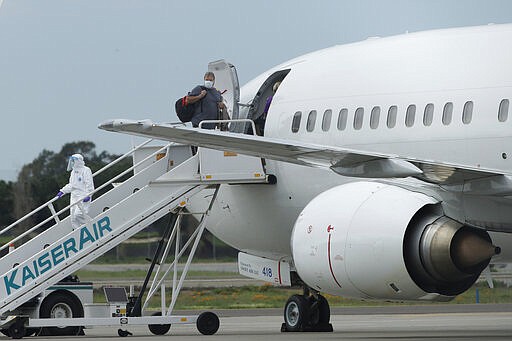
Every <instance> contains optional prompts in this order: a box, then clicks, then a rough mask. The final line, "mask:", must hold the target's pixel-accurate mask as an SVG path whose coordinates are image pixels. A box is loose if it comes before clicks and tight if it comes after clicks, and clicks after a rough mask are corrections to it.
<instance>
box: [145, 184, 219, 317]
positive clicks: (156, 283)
mask: <svg viewBox="0 0 512 341" xmlns="http://www.w3.org/2000/svg"><path fill="white" fill-rule="evenodd" d="M219 187H220V185H216V187H215V192H214V194H213V196H212V198H211V200H210V204H209V206H208V209H207V210H206V212H204V213H203V216H202V218H201V221H200V222H199V225H198V226H197V227H196V229H195V230H194V232H193V233H192V234H191V235H190V237H189V239H188V240H187V241H186V242H185V244H184V245H183V247H181V220H182V215H183V212H182V211H180V212H179V213H178V214H177V219H176V220H175V224H174V227H173V229H172V231H171V233H170V236H169V239H168V240H167V245H166V246H165V250H164V251H163V252H162V253H161V257H160V261H159V262H156V263H155V264H156V272H155V276H154V277H153V281H152V283H151V287H150V289H149V292H148V295H147V297H146V300H145V302H144V305H143V307H142V311H144V310H145V309H146V307H147V306H148V304H149V301H150V300H151V298H152V297H153V296H154V295H155V293H156V292H157V291H158V289H160V290H161V295H164V294H165V282H164V280H165V279H166V278H167V276H168V275H169V274H170V272H171V271H172V276H173V277H172V291H171V302H170V304H169V306H168V307H167V308H166V307H165V300H164V299H162V307H161V310H162V316H165V315H167V316H171V314H172V312H173V310H174V306H175V305H176V300H177V299H178V295H179V293H180V291H181V288H182V287H183V282H184V280H185V278H186V276H187V274H188V271H189V268H190V264H191V263H192V259H193V258H194V255H195V253H196V250H197V246H198V245H199V241H200V239H201V237H202V235H203V232H204V229H205V228H206V225H207V220H208V216H209V213H210V210H211V209H212V207H213V203H214V202H215V199H216V198H217V194H218V191H219ZM173 244H174V259H173V260H172V262H171V263H170V264H169V266H168V268H167V270H165V272H163V273H161V270H162V268H163V267H164V266H165V264H166V260H167V257H168V255H169V252H170V250H171V247H172V245H173ZM191 244H192V247H191V249H190V252H189V254H188V257H187V261H186V263H185V266H184V268H183V271H182V273H181V275H180V277H179V280H178V263H179V261H180V258H181V257H182V256H183V254H184V253H185V252H186V250H187V249H188V248H189V246H190V245H191ZM155 256H157V253H155ZM155 260H156V257H155V259H153V261H154V262H155ZM151 270H152V269H151ZM148 275H150V274H149V273H148Z"/></svg>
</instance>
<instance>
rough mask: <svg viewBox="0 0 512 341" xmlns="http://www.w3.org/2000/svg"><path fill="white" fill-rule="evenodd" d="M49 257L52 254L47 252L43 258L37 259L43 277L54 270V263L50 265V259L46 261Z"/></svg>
mask: <svg viewBox="0 0 512 341" xmlns="http://www.w3.org/2000/svg"><path fill="white" fill-rule="evenodd" d="M49 255H50V254H49V253H48V252H46V253H45V254H44V255H42V256H41V257H39V258H38V259H37V265H39V268H40V269H41V275H42V274H44V273H45V272H46V271H48V270H50V269H51V268H52V263H50V260H49V259H47V260H44V259H45V258H47V257H48V256H49Z"/></svg>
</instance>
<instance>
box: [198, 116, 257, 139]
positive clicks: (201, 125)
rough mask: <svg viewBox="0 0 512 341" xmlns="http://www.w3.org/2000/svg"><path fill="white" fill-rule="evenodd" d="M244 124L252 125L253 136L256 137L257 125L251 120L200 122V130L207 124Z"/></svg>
mask: <svg viewBox="0 0 512 341" xmlns="http://www.w3.org/2000/svg"><path fill="white" fill-rule="evenodd" d="M242 122H245V123H250V124H251V127H252V134H253V135H256V125H255V123H254V121H253V120H251V119H250V118H236V119H235V118H234V119H229V120H202V121H201V122H199V129H202V128H203V124H207V123H242Z"/></svg>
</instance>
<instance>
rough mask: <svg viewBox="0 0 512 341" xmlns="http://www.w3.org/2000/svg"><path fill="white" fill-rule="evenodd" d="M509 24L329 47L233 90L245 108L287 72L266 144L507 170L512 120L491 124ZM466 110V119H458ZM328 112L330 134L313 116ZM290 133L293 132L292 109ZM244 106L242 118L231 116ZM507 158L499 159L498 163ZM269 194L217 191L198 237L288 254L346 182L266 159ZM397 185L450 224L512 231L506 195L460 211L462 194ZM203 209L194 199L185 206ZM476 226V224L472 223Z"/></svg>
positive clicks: (510, 78) (511, 73) (510, 36)
mask: <svg viewBox="0 0 512 341" xmlns="http://www.w3.org/2000/svg"><path fill="white" fill-rule="evenodd" d="M510 41H512V25H493V26H484V27H473V28H463V29H450V30H439V31H429V32H421V33H415V34H406V35H401V36H396V37H390V38H383V39H373V40H370V41H364V42H360V43H355V44H349V45H344V46H336V47H333V48H329V49H325V50H321V51H318V52H314V53H311V54H308V55H305V56H301V57H299V58H297V59H294V60H292V61H289V62H287V63H284V64H282V65H280V66H278V67H276V68H274V69H272V70H269V71H268V72H266V73H264V74H262V75H261V76H259V77H257V78H256V79H254V80H253V81H251V82H249V83H248V84H247V85H246V86H244V87H243V88H242V89H241V102H242V103H250V101H251V100H252V98H253V97H254V95H255V93H256V92H257V90H258V89H259V87H260V86H261V84H262V83H263V82H264V81H265V80H266V79H267V77H268V76H269V75H271V74H272V73H273V72H275V71H278V70H283V69H287V68H290V69H291V71H290V73H289V74H288V75H287V76H286V78H285V79H284V81H283V82H282V84H281V86H280V88H279V90H278V92H277V93H276V95H275V96H274V99H273V102H272V105H271V109H270V112H269V115H268V118H267V123H266V127H265V134H266V136H269V137H279V138H281V139H282V138H287V139H290V140H298V141H308V142H313V143H317V144H324V145H333V146H343V147H347V148H353V149H358V150H363V151H376V152H382V153H388V154H396V155H401V156H405V157H409V158H418V159H422V160H435V161H439V162H447V163H452V164H453V163H454V164H459V165H465V166H469V167H475V168H483V169H488V170H494V171H497V172H498V173H499V172H503V173H508V174H510V173H511V170H512V164H511V162H512V161H511V158H512V152H511V151H510V150H509V148H510V146H512V137H511V132H512V119H508V120H507V121H506V122H499V121H498V106H499V103H500V101H501V100H502V99H503V98H508V99H511V100H512V63H510V61H511V60H512V45H510V44H509V42H510ZM467 101H472V102H473V105H474V106H473V113H472V120H471V123H469V124H464V123H463V122H462V110H463V106H464V104H465V103H466V102H467ZM447 102H452V103H453V114H452V121H451V123H450V124H448V125H445V124H443V122H442V111H443V107H444V105H445V104H446V103H447ZM428 103H432V104H434V108H435V109H434V117H433V122H432V125H430V126H425V125H424V124H423V114H424V109H425V106H426V105H427V104H428ZM410 104H415V105H416V114H415V122H414V125H413V126H412V127H406V125H405V115H406V109H407V107H408V106H409V105H410ZM392 105H396V106H397V107H398V115H397V120H396V126H395V127H394V128H388V127H387V125H386V118H387V114H388V109H389V107H390V106H392ZM374 106H380V108H381V113H380V120H379V126H378V128H376V129H371V128H370V125H369V121H370V112H371V110H372V108H373V107H374ZM359 107H362V108H364V121H363V126H362V128H361V129H360V130H355V129H354V127H353V122H354V112H355V110H356V108H359ZM342 108H347V109H348V112H349V114H348V120H347V128H346V129H345V130H344V131H339V130H338V129H337V127H336V124H337V119H338V113H339V111H340V109H342ZM327 109H331V110H332V112H333V113H332V121H331V125H330V129H329V130H328V131H323V130H322V128H321V126H322V116H323V113H324V111H325V110H327ZM311 110H316V111H317V118H316V124H315V129H314V130H313V131H312V132H307V131H306V122H307V116H308V114H309V112H310V111H311ZM297 111H301V112H302V120H301V125H300V129H299V131H298V132H297V133H292V132H291V123H292V118H293V115H294V113H295V112H297ZM246 112H247V109H242V110H241V116H243V115H244V113H246ZM503 153H507V154H508V156H509V157H508V158H504V157H503V156H502V154H503ZM267 173H269V174H274V175H276V177H277V184H276V185H243V186H227V185H223V186H222V189H221V192H220V194H219V197H218V201H217V203H216V204H215V205H214V209H213V211H212V215H211V223H210V224H209V226H208V228H209V229H210V230H211V231H212V232H213V233H214V234H215V235H216V236H217V237H219V238H220V239H222V240H224V241H225V242H227V243H228V244H230V245H232V246H234V247H236V248H238V249H241V250H245V251H248V252H250V253H253V254H257V255H262V256H267V257H270V258H279V257H290V254H291V253H290V245H289V244H290V235H291V230H292V228H293V224H294V222H295V220H296V218H297V216H298V214H299V213H300V211H301V210H302V209H303V208H304V206H305V205H306V204H307V203H308V202H309V201H310V200H311V199H312V198H313V197H314V196H316V195H317V194H319V193H321V192H323V191H324V190H326V189H328V188H331V187H333V186H336V185H339V184H343V183H346V182H351V181H358V179H354V178H346V177H342V176H340V175H336V174H334V173H333V172H330V171H326V170H321V169H314V168H309V167H302V166H297V165H291V164H287V163H282V162H274V161H270V160H267ZM395 183H396V184H398V185H400V186H402V187H407V188H410V189H411V190H416V191H421V192H424V193H428V194H429V195H433V196H436V197H438V198H439V199H440V200H441V201H443V206H444V208H445V212H446V213H447V214H449V215H450V216H451V217H452V218H454V219H458V220H460V221H463V220H464V219H465V218H468V217H471V218H479V217H481V218H483V219H480V220H482V221H492V220H493V219H494V220H496V221H498V222H501V223H512V213H511V212H512V210H510V209H508V210H503V207H509V208H510V200H509V199H508V198H484V197H481V198H475V197H472V198H471V200H468V201H471V204H470V205H469V206H467V207H466V209H465V208H464V197H463V196H462V195H460V194H457V193H454V192H448V191H444V190H442V189H440V188H439V187H437V186H434V185H428V184H424V183H423V184H422V186H419V187H418V186H417V185H418V183H419V181H417V180H414V179H406V180H401V181H398V180H397V181H395ZM194 205H195V206H198V205H199V206H200V205H203V206H204V202H203V203H201V204H199V203H198V202H197V201H196V202H192V207H194ZM476 220H478V219H476Z"/></svg>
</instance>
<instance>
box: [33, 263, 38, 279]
mask: <svg viewBox="0 0 512 341" xmlns="http://www.w3.org/2000/svg"><path fill="white" fill-rule="evenodd" d="M32 265H33V266H34V271H35V272H36V277H39V268H38V267H37V262H36V260H35V259H34V260H33V261H32Z"/></svg>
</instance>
